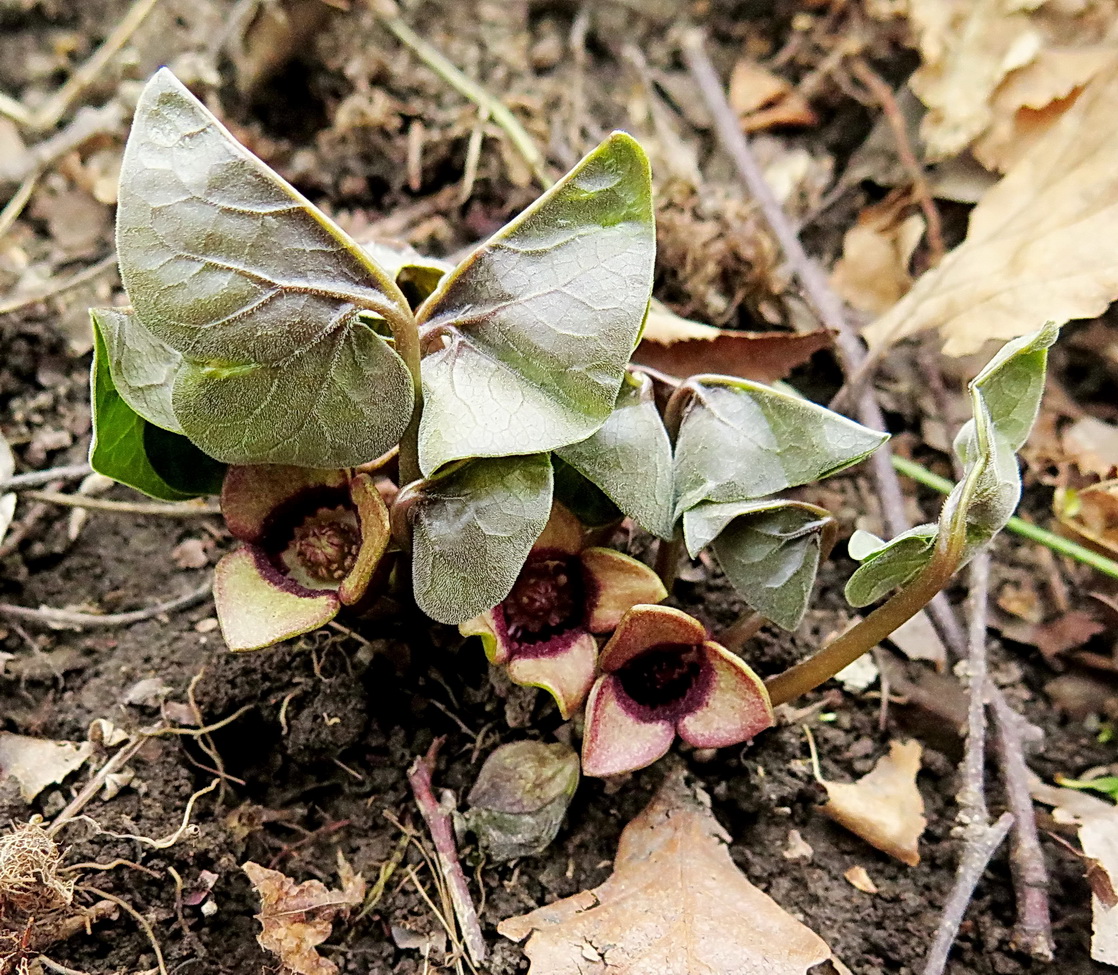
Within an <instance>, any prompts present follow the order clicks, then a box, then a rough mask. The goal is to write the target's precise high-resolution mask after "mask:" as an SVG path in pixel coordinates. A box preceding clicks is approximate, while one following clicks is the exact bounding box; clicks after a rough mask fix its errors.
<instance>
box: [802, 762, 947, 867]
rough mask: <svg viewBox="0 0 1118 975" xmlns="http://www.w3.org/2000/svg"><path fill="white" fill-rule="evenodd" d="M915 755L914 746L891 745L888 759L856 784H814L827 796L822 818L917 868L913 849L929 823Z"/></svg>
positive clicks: (917, 858) (918, 859)
mask: <svg viewBox="0 0 1118 975" xmlns="http://www.w3.org/2000/svg"><path fill="white" fill-rule="evenodd" d="M920 754H921V748H920V743H919V742H916V741H906V742H899V741H893V742H890V743H889V754H888V755H886V756H884V757H883V758H882V759H881V760H880V761H879V762H878V763H877V764H876V765H875V766H874V767H873V769H872V770H871V771H870V772H869V773H868V774H867V775H864V776H862V778H860V779H859V780H858V781H857V782H828V781H826V780H825V779H822V778H820V780H819V781H820V783H821V784H822V786H823V788H825V789H826V790H827V800H828V801H827V804H826V805H825V806H823V812H824V813H825V814H826V815H827V816H829V817H830V818H831V819H833V820H834V821H835V822H836V823H838V824H839V825H840V826H845V827H846V828H847V829H848V830H850V831H851V832H852V833H857V834H858V835H859V836H860V837H862V839H864V840H865V841H866V842H867V843H869V844H870V845H871V846H875V847H877V849H879V850H881V851H882V852H883V853H888V854H889V855H890V856H894V857H896V858H897V859H898V860H900V861H902V862H903V863H907V864H908V865H909V866H910V867H915V866H916V865H917V864H918V863H919V862H920V851H919V848H918V843H919V840H920V835H921V834H922V833H923V832H924V827H925V826H926V825H927V823H928V821H927V820H926V819H925V818H924V800H923V798H922V797H921V796H920V790H919V789H917V788H916V773H917V772H919V771H920Z"/></svg>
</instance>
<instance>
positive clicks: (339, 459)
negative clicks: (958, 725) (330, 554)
mask: <svg viewBox="0 0 1118 975" xmlns="http://www.w3.org/2000/svg"><path fill="white" fill-rule="evenodd" d="M411 395H412V384H411V377H410V375H409V374H408V370H407V368H406V367H405V366H404V363H403V361H402V360H401V359H400V357H399V356H398V355H396V353H395V352H393V351H392V350H391V349H390V348H389V347H388V346H387V345H386V344H385V343H384V340H383V339H382V338H381V337H380V336H379V335H377V334H376V333H375V332H374V331H373V330H372V329H371V328H369V326H367V325H365V324H364V323H361V322H357V323H354V324H352V325H351V326H349V327H348V328H346V329H343V330H339V331H335V332H333V333H331V334H330V335H329V336H327V337H326V338H324V339H323V340H322V341H321V342H320V343H319V344H318V345H317V346H315V348H314V350H313V352H307V353H304V354H302V355H299V356H294V357H292V358H291V359H288V360H287V361H286V362H284V363H282V364H277V365H271V366H267V365H256V366H228V367H226V366H220V365H216V364H206V365H203V364H198V363H195V362H192V361H190V360H189V359H188V360H186V361H185V362H184V363H183V366H182V368H181V369H180V370H179V374H178V376H177V377H176V379H175V385H174V390H173V393H172V402H173V404H174V409H175V414H176V416H178V418H179V420H180V422H181V423H182V427H183V430H184V431H185V433H186V435H187V436H188V437H189V438H190V439H191V440H192V441H193V442H194V443H196V444H197V445H198V446H199V447H201V448H202V450H204V451H205V452H206V453H207V454H210V455H211V456H212V457H216V458H218V459H219V460H222V461H224V462H225V463H227V464H293V465H296V466H299V467H354V466H356V465H358V464H362V463H364V462H366V461H368V460H370V459H373V458H375V457H379V456H380V455H381V454H383V453H386V452H387V451H388V450H390V449H391V448H392V447H393V446H394V445H395V444H396V443H397V441H399V439H400V437H401V435H402V434H403V431H404V425H406V423H407V419H408V417H407V415H405V414H402V413H399V412H397V409H398V405H399V404H400V403H401V402H403V401H404V400H405V399H407V398H410V397H411ZM276 416H282V417H284V422H283V423H282V424H277V423H274V422H271V420H272V418H274V417H276ZM388 420H390V421H391V422H386V421H388Z"/></svg>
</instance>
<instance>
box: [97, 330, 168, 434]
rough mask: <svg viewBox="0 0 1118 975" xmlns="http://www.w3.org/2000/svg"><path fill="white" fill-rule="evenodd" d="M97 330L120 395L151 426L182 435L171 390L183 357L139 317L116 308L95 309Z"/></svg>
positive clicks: (114, 383)
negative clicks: (172, 403) (148, 328)
mask: <svg viewBox="0 0 1118 975" xmlns="http://www.w3.org/2000/svg"><path fill="white" fill-rule="evenodd" d="M89 314H90V317H91V318H92V319H93V328H94V329H95V330H96V331H99V332H100V333H101V339H102V340H103V341H104V343H105V354H106V355H107V356H108V365H109V372H110V373H111V374H112V377H113V385H114V386H115V387H116V391H117V392H118V393H119V394H120V397H121V399H123V400H124V402H125V403H127V404H128V405H129V406H130V407H132V409H133V410H135V411H136V412H137V413H139V414H140V416H142V417H143V418H144V419H145V420H147V421H148V422H149V423H154V424H155V425H156V426H157V427H162V428H163V429H164V430H170V431H171V432H172V433H182V425H181V424H180V423H179V421H178V419H177V418H176V416H175V411H174V409H173V408H172V406H171V386H172V384H173V382H174V379H175V373H177V372H178V370H179V367H180V366H181V365H182V356H181V355H179V354H178V353H177V352H176V351H175V350H174V349H172V348H171V347H170V346H169V345H167V343H166V342H160V341H159V339H157V338H156V337H155V336H154V335H152V334H151V332H149V331H148V330H147V329H146V328H144V326H143V325H141V324H140V320H139V319H138V318H137V317H136V316H135V315H129V314H128V313H126V312H122V311H117V310H116V309H115V308H92V309H90V312H89Z"/></svg>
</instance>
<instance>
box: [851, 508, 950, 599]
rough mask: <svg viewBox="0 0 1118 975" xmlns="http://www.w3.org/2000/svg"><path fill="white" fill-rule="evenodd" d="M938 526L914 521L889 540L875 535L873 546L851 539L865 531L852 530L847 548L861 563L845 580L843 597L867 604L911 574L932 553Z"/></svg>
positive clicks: (907, 579) (915, 571) (879, 597)
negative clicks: (913, 523) (905, 529)
mask: <svg viewBox="0 0 1118 975" xmlns="http://www.w3.org/2000/svg"><path fill="white" fill-rule="evenodd" d="M938 530H939V529H938V527H937V526H936V525H917V526H916V527H915V528H910V529H909V530H908V531H906V532H904V533H903V534H900V535H898V536H897V537H896V538H894V539H892V540H891V541H888V542H882V541H881V540H880V539H878V540H877V541H878V545H877V546H874V547H869V546H865V545H862V546H859V543H858V542H855V539H856V538H858V537H859V536H860V535H869V532H860V533H859V532H855V533H854V535H853V536H851V539H850V543H849V545H848V546H847V551H848V552H849V554H850V557H851V558H852V559H855V560H856V561H859V562H861V563H862V564H861V565H860V566H858V568H857V569H855V570H854V574H853V575H851V577H850V578H849V579H848V580H847V583H846V601H847V602H848V603H850V605H851V606H868V605H869V604H870V603H875V602H877V601H878V600H879V599H881V597H882V596H885V595H886V594H887V593H889V592H890V591H891V590H892V589H895V588H896V587H897V586H903V585H904V584H905V583H906V582H908V581H909V580H911V579H913V578H915V576H916V574H917V573H918V572H919V571H920V570H921V569H922V568H924V566H925V565H927V564H928V560H929V559H930V558H931V557H932V550H933V549H934V548H935V543H936V534H937V532H938ZM870 537H871V538H872V537H873V536H870Z"/></svg>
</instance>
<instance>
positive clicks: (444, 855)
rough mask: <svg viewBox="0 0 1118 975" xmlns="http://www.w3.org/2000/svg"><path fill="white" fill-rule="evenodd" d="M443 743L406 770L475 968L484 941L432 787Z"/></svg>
mask: <svg viewBox="0 0 1118 975" xmlns="http://www.w3.org/2000/svg"><path fill="white" fill-rule="evenodd" d="M442 743H443V739H442V738H436V739H435V741H434V742H433V743H432V744H431V748H430V749H429V750H428V752H427V754H426V755H425V756H423V757H420V758H417V759H416V760H415V761H414V762H413V763H412V767H411V768H410V769H409V770H408V784H409V785H410V786H411V790H412V794H413V795H414V796H415V802H416V805H417V806H419V811H420V813H421V814H422V815H423V819H424V822H426V823H427V829H428V830H429V831H430V833H431V840H432V841H433V842H434V844H435V854H436V856H437V857H438V863H439V871H440V873H442V875H443V879H444V880H445V881H446V885H447V888H448V890H449V891H450V899H451V902H452V903H453V905H454V913H455V916H456V917H457V918H458V926H459V927H460V928H461V929H462V940H463V941H464V942H465V944H466V951H467V952H468V953H469V956H470V961H471V962H473V964H474V965H480V964H481V963H482V962H484V961H485V954H486V950H485V938H484V937H483V936H482V933H481V925H480V924H479V923H478V918H477V911H476V910H475V909H474V902H473V899H472V898H471V897H470V888H469V885H468V884H467V883H466V875H465V874H464V873H463V872H462V864H461V863H460V862H459V860H458V849H457V847H456V846H455V844H454V829H453V827H452V826H451V822H450V814H449V813H448V812H447V811H446V809H444V808H443V807H442V806H441V805H440V804H439V801H438V800H437V799H436V798H435V793H434V790H433V789H432V785H431V774H432V772H433V771H434V768H435V759H436V758H437V757H438V753H439V747H440V746H441V745H442Z"/></svg>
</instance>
